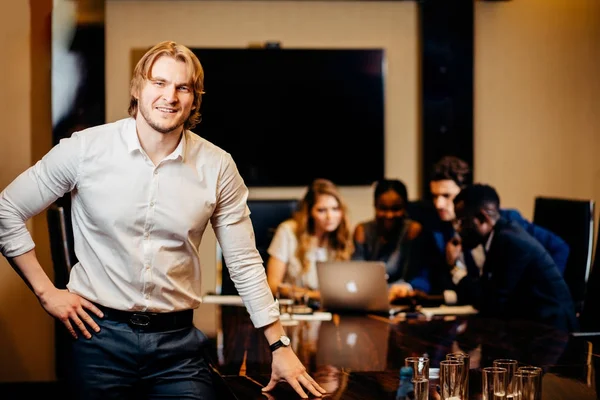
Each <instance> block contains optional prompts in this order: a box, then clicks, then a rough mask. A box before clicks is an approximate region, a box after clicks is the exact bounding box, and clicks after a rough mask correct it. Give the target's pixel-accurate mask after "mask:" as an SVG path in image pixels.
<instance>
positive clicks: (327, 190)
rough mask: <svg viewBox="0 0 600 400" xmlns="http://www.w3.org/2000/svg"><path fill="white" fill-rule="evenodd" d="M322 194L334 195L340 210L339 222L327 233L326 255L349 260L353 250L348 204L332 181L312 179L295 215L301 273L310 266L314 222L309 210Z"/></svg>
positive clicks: (331, 257)
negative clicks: (340, 217) (309, 254)
mask: <svg viewBox="0 0 600 400" xmlns="http://www.w3.org/2000/svg"><path fill="white" fill-rule="evenodd" d="M324 194H325V195H330V196H333V197H335V199H336V200H337V201H338V203H339V205H340V209H341V210H342V220H341V221H340V225H339V226H338V227H337V229H336V230H335V231H333V232H330V233H328V243H327V247H328V250H329V254H328V258H329V259H330V260H336V261H342V260H349V259H350V257H351V256H352V253H353V252H354V244H353V241H352V235H351V232H350V222H349V218H348V206H347V205H346V203H345V202H344V200H343V199H342V196H341V195H340V192H339V191H338V188H337V187H336V186H335V184H334V183H333V182H331V181H329V180H327V179H315V180H314V181H313V183H312V184H311V185H310V187H309V188H308V190H307V192H306V194H305V195H304V198H303V199H302V200H301V202H300V204H299V206H298V211H296V212H295V214H294V220H295V221H296V238H297V240H298V248H297V249H296V256H297V257H298V259H299V260H300V262H301V263H302V273H306V272H307V271H308V270H309V268H310V261H309V260H308V258H307V253H308V252H309V250H310V249H311V248H312V246H313V243H314V242H313V241H314V233H315V221H314V219H313V218H312V216H311V210H312V208H313V207H314V205H315V203H316V202H317V198H318V197H319V196H320V195H324Z"/></svg>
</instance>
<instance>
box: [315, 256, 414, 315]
mask: <svg viewBox="0 0 600 400" xmlns="http://www.w3.org/2000/svg"><path fill="white" fill-rule="evenodd" d="M317 277H318V279H319V291H320V292H321V307H322V308H323V309H325V310H328V311H364V312H372V313H384V314H390V315H394V314H396V313H398V312H401V311H406V310H408V309H409V308H410V307H409V306H406V305H401V306H394V305H391V304H390V303H389V300H388V286H387V279H386V271H385V264H384V263H383V262H380V261H325V262H317Z"/></svg>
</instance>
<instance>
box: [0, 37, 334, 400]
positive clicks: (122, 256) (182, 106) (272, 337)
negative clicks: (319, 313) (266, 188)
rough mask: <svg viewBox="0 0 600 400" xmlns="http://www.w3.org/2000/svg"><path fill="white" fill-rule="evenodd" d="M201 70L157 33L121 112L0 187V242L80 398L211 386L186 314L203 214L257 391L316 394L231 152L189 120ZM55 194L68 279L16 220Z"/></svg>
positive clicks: (196, 290)
mask: <svg viewBox="0 0 600 400" xmlns="http://www.w3.org/2000/svg"><path fill="white" fill-rule="evenodd" d="M203 80H204V73H203V70H202V66H201V65H200V62H199V60H198V59H197V58H196V56H195V55H194V54H193V53H192V52H191V51H190V50H189V49H188V48H186V47H185V46H182V45H179V44H176V43H173V42H162V43H159V44H157V45H156V46H154V47H153V48H152V49H151V50H149V51H148V52H147V53H146V54H145V55H144V57H142V59H141V60H140V62H139V63H138V65H137V66H136V68H135V71H134V76H133V78H132V81H131V101H130V106H129V114H130V116H131V118H127V119H123V120H120V121H117V122H114V123H110V124H105V125H102V126H98V127H94V128H90V129H86V130H83V131H81V132H76V133H75V134H73V135H72V136H71V137H70V138H68V139H63V140H61V142H60V143H59V144H58V145H57V146H55V147H54V148H53V149H52V150H51V151H50V152H49V153H48V154H47V155H46V156H44V157H43V158H42V160H40V161H38V162H37V163H36V164H35V165H34V166H33V167H31V168H29V169H28V170H27V171H25V172H23V173H22V174H21V175H20V176H19V177H17V178H16V179H15V181H13V182H12V183H11V184H10V185H9V186H8V187H7V188H6V189H5V190H4V191H3V192H2V193H1V194H0V251H1V252H2V254H3V255H4V256H5V257H6V258H7V259H8V260H9V262H10V263H11V265H12V266H13V267H14V268H15V269H16V271H17V272H18V273H19V274H20V275H21V277H22V278H23V279H24V281H25V282H26V283H27V285H28V286H29V287H30V288H31V290H32V291H33V292H34V293H35V295H36V296H37V297H38V299H39V301H40V303H41V304H42V306H43V307H44V309H45V310H46V311H47V312H48V313H49V314H50V315H52V316H53V317H55V318H58V319H59V320H60V321H62V322H63V323H64V325H65V326H66V328H67V329H68V330H69V332H70V333H71V335H72V336H73V337H74V339H75V340H73V346H72V351H73V369H72V370H73V375H72V380H73V383H74V389H75V391H76V392H77V397H78V398H82V399H112V398H115V399H123V398H131V397H133V396H132V395H133V393H136V394H138V395H139V394H140V393H144V394H145V395H146V397H147V398H153V399H154V398H162V396H165V397H169V396H176V397H177V398H181V399H183V398H186V399H214V398H215V393H214V390H213V388H212V385H211V381H210V379H211V378H210V374H209V369H208V366H207V363H206V360H205V359H204V358H203V357H202V355H201V354H202V353H201V351H200V348H201V346H202V344H203V341H204V339H205V337H204V335H203V334H202V333H201V332H200V331H198V330H197V329H196V328H195V327H194V326H193V323H192V318H193V311H192V310H193V309H194V308H196V307H197V306H198V305H199V303H200V301H201V293H200V279H201V274H200V272H201V271H200V263H199V255H198V249H199V246H200V241H201V239H202V235H203V233H204V230H205V229H206V226H207V224H208V222H209V221H210V222H211V224H212V226H213V229H214V231H215V234H216V236H217V239H218V240H219V244H220V245H221V247H222V249H223V253H224V256H225V260H226V263H227V266H228V268H229V269H230V275H231V277H232V280H233V281H234V282H235V284H236V287H237V289H238V292H239V293H240V295H241V297H242V299H243V300H244V304H245V305H246V308H247V310H248V312H249V314H250V318H251V319H252V322H253V323H254V325H255V327H257V328H263V329H264V334H265V336H266V338H267V340H268V342H269V344H270V345H271V349H272V351H273V363H272V376H271V381H270V382H269V384H268V385H267V386H266V387H265V388H264V389H263V390H265V391H269V390H271V389H273V388H274V387H275V385H276V383H277V382H278V381H280V380H286V381H287V382H288V383H289V384H290V385H291V386H292V387H293V388H294V389H295V390H296V391H297V392H298V393H299V394H300V395H301V396H302V397H306V393H305V392H304V390H303V388H302V386H304V388H306V389H307V390H309V391H310V392H311V393H312V394H313V395H314V396H321V393H324V390H323V389H322V388H321V387H320V386H319V385H318V384H317V383H316V382H315V381H314V380H313V379H312V378H311V377H310V375H308V374H307V372H306V369H305V368H304V366H303V365H302V363H301V362H300V361H299V360H298V358H297V357H296V355H295V354H294V352H293V351H292V349H291V347H289V340H288V338H287V337H285V333H284V330H283V328H282V326H281V324H280V322H279V310H278V305H277V303H276V302H275V301H274V299H273V296H272V294H271V291H270V289H269V286H268V285H267V280H266V276H265V271H264V267H263V265H262V260H261V258H260V256H259V253H258V251H257V250H256V248H255V244H254V234H253V230H252V224H251V222H250V219H249V211H248V207H247V206H246V199H247V196H248V190H247V188H246V186H245V185H244V182H243V180H242V178H241V176H240V175H239V173H238V171H237V168H236V166H235V163H234V162H233V160H232V158H231V156H230V155H229V154H228V153H226V152H225V151H223V150H222V149H220V148H218V147H216V146H215V145H213V144H211V143H210V142H208V141H206V140H204V139H202V138H200V137H199V136H197V135H195V134H193V133H192V132H190V131H189V129H191V128H193V127H194V126H195V125H196V124H197V123H198V122H199V120H200V113H199V110H200V103H201V99H202V93H203ZM67 192H71V198H72V218H73V231H74V237H75V252H76V255H77V258H78V260H79V262H78V263H77V264H76V265H75V266H74V267H73V269H72V272H71V275H70V279H69V284H68V289H67V290H59V289H57V288H56V287H55V286H54V284H53V283H52V281H51V280H50V279H49V278H48V276H47V275H46V274H45V272H44V270H43V269H42V267H41V266H40V264H39V262H38V260H37V258H36V256H35V251H34V246H35V245H34V243H33V241H32V239H31V236H30V234H29V232H28V231H27V228H26V226H25V222H26V221H27V220H28V219H29V218H31V217H32V216H34V215H36V214H37V213H39V212H41V211H43V210H44V209H45V208H46V207H48V206H49V205H50V204H51V203H52V202H54V201H55V200H56V199H58V198H59V197H61V196H63V195H64V194H65V193H67ZM80 335H83V337H84V338H85V339H83V338H80ZM78 338H79V339H78Z"/></svg>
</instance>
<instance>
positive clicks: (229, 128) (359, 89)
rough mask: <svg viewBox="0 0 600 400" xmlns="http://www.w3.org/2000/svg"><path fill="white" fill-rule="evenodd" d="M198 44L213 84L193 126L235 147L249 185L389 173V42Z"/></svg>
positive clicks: (365, 180)
mask: <svg viewBox="0 0 600 400" xmlns="http://www.w3.org/2000/svg"><path fill="white" fill-rule="evenodd" d="M192 50H193V51H194V53H195V54H196V55H197V56H198V58H199V59H200V62H201V63H202V66H203V68H204V73H205V82H204V83H205V92H206V93H205V95H204V96H203V100H202V106H201V112H202V122H201V123H200V124H199V125H198V126H197V127H196V128H194V132H195V133H196V134H198V135H200V136H202V137H204V138H206V139H207V140H209V141H211V142H212V143H214V144H216V145H217V146H219V147H221V148H223V149H224V150H226V151H228V152H229V153H231V155H232V156H233V159H234V160H235V162H236V164H237V167H238V169H239V171H240V174H241V175H242V177H243V178H244V181H245V183H246V185H248V186H250V187H252V186H254V187H256V186H261V187H275V186H277V187H282V186H306V185H308V184H309V183H310V182H311V181H312V180H313V179H314V178H318V177H319V178H327V179H330V180H332V181H333V182H334V183H336V184H338V185H340V186H359V185H370V184H371V183H373V182H374V181H375V180H377V179H381V178H382V177H383V176H384V133H385V132H384V78H385V76H384V71H385V57H384V51H383V50H381V49H268V48H267V49H262V48H261V49H254V48H249V49H213V48H194V49H192Z"/></svg>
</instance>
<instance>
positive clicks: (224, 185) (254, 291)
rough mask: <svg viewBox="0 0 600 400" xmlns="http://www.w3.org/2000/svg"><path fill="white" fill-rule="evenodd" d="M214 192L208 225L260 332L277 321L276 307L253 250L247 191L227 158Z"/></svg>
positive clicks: (259, 259) (258, 259) (254, 247)
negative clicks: (212, 230)
mask: <svg viewBox="0 0 600 400" xmlns="http://www.w3.org/2000/svg"><path fill="white" fill-rule="evenodd" d="M217 190H218V201H217V205H216V208H215V211H214V213H213V216H212V217H211V224H212V226H213V229H214V231H215V235H216V237H217V240H218V241H219V245H220V246H221V249H222V250H223V256H224V257H225V263H226V264H227V268H228V269H229V275H230V276H231V280H232V281H233V283H234V284H235V287H236V289H237V291H238V293H239V294H240V296H241V297H242V300H243V302H244V305H245V306H246V309H247V310H248V313H249V314H250V319H251V320H252V323H253V324H254V326H255V327H256V328H261V327H263V326H266V325H269V324H271V323H273V322H275V321H277V319H279V306H278V304H277V302H276V301H275V300H274V298H273V294H272V293H271V289H269V285H268V283H267V275H266V273H265V268H264V266H263V260H262V258H261V257H260V254H259V252H258V250H257V249H256V242H255V239H254V229H253V228H252V222H251V221H250V217H249V214H250V212H249V210H248V206H247V204H246V201H247V199H248V188H247V187H246V185H245V184H244V182H243V180H242V177H241V176H240V175H239V172H238V170H237V168H236V166H235V164H234V162H233V160H232V159H231V156H229V155H227V157H226V158H225V159H224V160H223V165H222V168H221V173H220V176H219V181H218V188H217Z"/></svg>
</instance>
